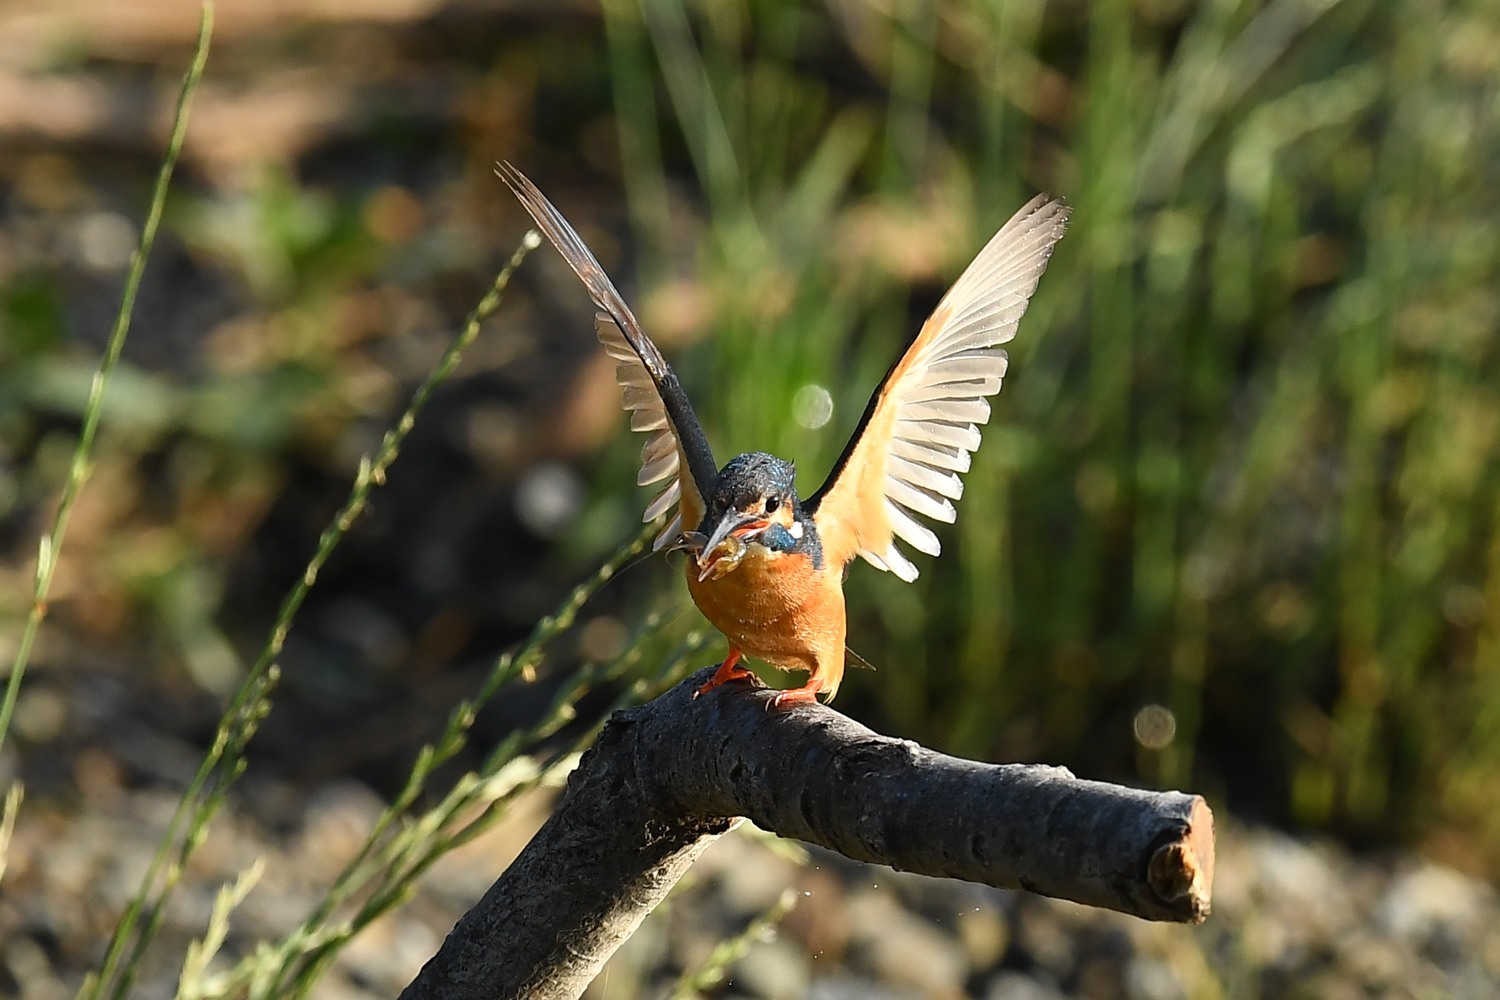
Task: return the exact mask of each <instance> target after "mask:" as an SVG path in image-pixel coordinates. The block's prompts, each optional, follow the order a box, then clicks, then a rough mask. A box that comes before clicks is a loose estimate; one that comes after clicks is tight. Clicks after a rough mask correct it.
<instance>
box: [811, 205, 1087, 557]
mask: <svg viewBox="0 0 1500 1000" xmlns="http://www.w3.org/2000/svg"><path fill="white" fill-rule="evenodd" d="M1067 219H1068V208H1067V206H1065V205H1064V204H1063V203H1062V202H1060V201H1053V200H1049V199H1048V198H1047V197H1046V196H1045V195H1038V196H1037V197H1036V198H1033V199H1032V200H1031V201H1030V202H1029V203H1027V205H1026V206H1025V207H1023V208H1022V209H1021V210H1020V211H1019V212H1017V213H1016V214H1015V215H1014V216H1013V217H1012V218H1011V220H1010V221H1009V222H1007V223H1006V224H1005V225H1004V226H1002V227H1001V229H1000V231H999V232H998V233H996V234H995V235H994V237H993V238H991V240H990V241H989V243H988V244H986V245H985V247H984V249H983V250H981V251H980V252H979V255H978V256H977V257H975V258H974V261H973V262H972V263H971V264H970V265H969V266H968V268H967V269H965V271H964V273H963V274H962V275H961V276H960V277H959V279H958V280H957V281H956V282H954V283H953V287H952V288H950V289H948V293H947V294H946V295H944V296H943V299H942V301H941V302H939V303H938V306H937V309H935V310H934V311H933V314H932V315H931V316H930V317H929V318H928V320H927V322H926V323H925V324H923V326H922V329H921V332H919V333H918V334H917V337H916V340H914V341H913V342H912V344H911V346H910V347H908V348H907V350H906V353H905V354H903V355H902V356H901V359H900V360H899V361H897V362H896V364H895V365H893V366H892V367H891V370H890V371H889V372H888V373H887V374H886V377H885V379H884V381H882V382H881V384H880V388H879V389H877V390H876V391H875V394H874V395H873V396H872V397H871V398H870V403H869V406H867V407H866V409H865V413H864V416H863V417H862V418H861V420H860V424H859V427H858V428H857V429H856V430H855V432H854V436H853V438H852V439H851V440H850V441H849V444H848V445H847V446H846V447H845V449H844V453H843V455H841V456H840V458H839V460H838V462H837V464H836V465H835V466H834V469H833V472H832V473H831V474H830V475H829V477H828V481H827V482H826V483H824V484H823V486H822V488H821V489H819V490H818V491H817V492H816V493H815V494H813V495H812V497H810V498H809V499H808V501H807V503H806V506H807V508H808V509H809V510H811V511H812V512H813V517H814V519H815V521H816V523H817V526H818V535H819V538H820V539H821V541H822V543H823V551H824V555H825V557H827V558H830V559H832V560H834V561H835V562H838V563H844V562H848V561H849V560H850V559H853V558H854V557H855V556H859V557H861V558H863V559H864V560H865V561H866V562H868V563H870V564H871V565H872V566H874V567H876V568H877V569H882V570H887V571H889V572H892V573H894V574H895V575H896V576H898V577H900V578H901V579H903V580H915V579H916V578H917V567H916V566H915V565H913V564H912V562H911V561H910V560H909V559H907V558H906V556H905V555H903V554H902V552H901V550H900V549H899V548H898V547H897V544H896V542H897V540H898V539H899V540H900V541H902V542H905V543H906V544H907V545H910V546H911V547H912V548H914V549H916V550H917V551H919V552H924V553H926V554H928V555H937V554H938V552H939V549H940V546H939V544H938V538H937V536H936V535H935V534H933V532H932V531H931V529H929V528H927V527H926V526H925V525H923V524H922V523H921V522H920V521H918V520H917V519H916V516H917V515H920V516H922V517H927V518H931V519H933V520H935V521H943V522H948V523H952V522H953V520H954V518H955V517H956V516H957V511H956V510H955V509H954V507H953V504H952V503H951V502H950V501H952V500H957V499H958V498H959V497H960V496H962V495H963V482H962V480H960V479H959V476H958V474H959V473H962V472H967V471H968V470H969V462H970V458H969V456H970V453H971V452H973V451H975V450H976V449H977V448H978V447H979V440H980V438H979V425H980V424H983V423H985V422H986V421H988V420H989V418H990V404H989V400H988V398H987V397H989V396H993V395H994V394H995V393H997V392H999V391H1000V384H1001V380H1002V379H1003V378H1004V377H1005V371H1006V366H1007V365H1008V364H1009V359H1008V357H1007V355H1006V353H1005V351H1004V350H1002V349H1001V347H1000V345H1001V344H1003V343H1005V342H1006V341H1008V340H1010V339H1011V338H1012V337H1014V336H1015V334H1016V327H1017V325H1018V324H1019V323H1020V321H1021V317H1022V315H1024V314H1025V312H1026V306H1027V303H1028V302H1030V300H1031V294H1032V292H1034V291H1035V290H1036V286H1037V282H1038V281H1039V280H1040V279H1041V276H1042V272H1043V271H1045V270H1046V268H1047V260H1048V258H1049V257H1051V255H1052V248H1053V247H1054V246H1055V245H1056V243H1057V241H1058V240H1059V239H1061V238H1062V235H1063V231H1064V229H1065V228H1066V226H1067Z"/></svg>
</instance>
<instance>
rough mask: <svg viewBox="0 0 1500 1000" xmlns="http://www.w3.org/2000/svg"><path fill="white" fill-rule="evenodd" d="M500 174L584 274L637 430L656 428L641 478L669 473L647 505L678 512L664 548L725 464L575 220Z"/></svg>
mask: <svg viewBox="0 0 1500 1000" xmlns="http://www.w3.org/2000/svg"><path fill="white" fill-rule="evenodd" d="M496 173H498V174H499V175H500V179H501V180H503V181H505V183H506V184H507V185H508V186H509V187H510V189H511V191H512V192H514V194H515V196H516V197H517V198H518V199H520V202H521V204H522V205H523V206H524V207H525V209H526V211H527V212H529V213H531V217H532V218H533V219H535V220H536V223H537V225H538V226H540V227H541V230H542V232H543V233H545V234H546V236H547V239H549V240H551V241H552V245H553V246H555V247H556V248H557V251H558V253H560V254H562V257H563V259H564V260H565V261H567V262H568V265H569V266H570V267H572V268H573V272H574V273H575V274H577V275H578V277H579V278H580V279H582V281H583V284H584V286H585V287H586V288H587V289H588V292H589V297H590V298H592V299H593V300H594V304H595V305H596V306H598V307H599V309H600V310H601V311H600V312H599V314H598V315H597V316H596V317H595V320H594V329H595V332H596V333H597V334H598V336H599V342H600V343H601V344H602V345H603V346H604V350H605V353H607V354H608V355H609V356H610V357H611V358H613V359H614V360H615V362H616V364H615V381H617V382H619V384H620V389H621V392H622V394H623V396H624V401H625V409H626V410H628V411H630V429H631V430H634V431H642V432H644V433H646V434H647V435H649V436H648V437H647V438H646V443H645V445H643V446H642V447H641V471H640V473H639V474H638V475H637V476H636V483H637V484H639V485H641V486H649V485H651V484H652V483H659V482H661V481H662V480H667V486H666V488H665V489H663V490H662V491H661V493H659V494H658V495H657V497H656V499H654V500H652V501H651V503H650V504H649V505H648V506H647V507H646V515H645V520H646V521H654V520H655V519H656V518H658V517H661V516H662V515H664V514H666V513H668V512H673V516H672V517H671V518H670V519H669V520H668V523H667V526H666V528H664V529H663V530H662V532H661V533H660V534H659V535H657V536H656V543H655V546H654V547H655V548H658V549H660V548H663V547H665V546H666V545H668V544H670V543H671V542H672V541H673V540H674V539H675V538H676V537H677V536H678V534H679V533H680V532H681V531H682V526H683V523H684V522H686V523H689V524H692V525H695V526H696V525H697V524H698V522H699V521H700V520H702V518H703V497H704V496H705V495H707V493H708V490H709V488H710V487H711V486H712V484H713V479H714V475H715V472H716V470H717V469H718V466H717V465H716V464H715V463H714V458H713V452H712V451H711V450H710V449H709V447H708V439H707V438H706V437H705V436H704V434H703V428H702V427H701V426H700V425H699V423H698V418H697V417H696V416H695V415H694V414H693V405H692V403H690V402H689V401H688V398H687V395H686V394H685V393H684V392H683V391H682V387H681V385H679V384H678V382H677V375H676V374H675V373H674V372H673V371H672V368H671V366H670V365H668V364H667V361H666V358H665V357H663V356H662V353H661V351H660V350H659V349H658V348H657V346H656V345H655V344H653V343H652V342H651V339H650V338H649V337H647V336H646V334H645V331H643V330H642V329H641V325H640V322H639V321H637V320H636V318H635V314H634V313H632V312H631V311H630V307H629V306H627V305H626V304H625V299H624V298H623V297H622V296H621V295H620V293H619V291H618V290H617V289H616V288H615V286H614V283H613V282H612V281H610V280H609V275H607V274H605V273H604V268H602V267H600V266H599V261H598V260H597V259H595V257H594V255H593V253H592V252H590V250H589V248H588V246H587V245H585V244H584V242H583V239H582V237H580V236H579V235H578V233H577V232H576V231H575V230H574V229H573V227H572V226H571V225H569V224H568V220H567V219H565V218H563V216H562V213H561V212H559V211H558V210H557V209H556V208H554V207H553V205H552V203H551V202H550V201H548V200H547V198H546V196H545V195H543V194H542V192H541V191H540V190H538V188H537V186H536V185H535V184H533V183H532V182H531V181H530V180H529V179H528V178H527V177H526V175H524V174H522V173H521V172H520V171H519V170H517V169H516V168H515V167H513V166H511V165H510V164H509V163H502V164H500V165H499V167H498V169H497V170H496ZM674 508H676V509H675V511H674Z"/></svg>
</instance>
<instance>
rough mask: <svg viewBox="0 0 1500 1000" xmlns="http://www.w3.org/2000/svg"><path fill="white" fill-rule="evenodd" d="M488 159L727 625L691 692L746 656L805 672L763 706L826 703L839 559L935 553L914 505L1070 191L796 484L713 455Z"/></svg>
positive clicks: (607, 307) (1028, 220)
mask: <svg viewBox="0 0 1500 1000" xmlns="http://www.w3.org/2000/svg"><path fill="white" fill-rule="evenodd" d="M496 172H497V173H498V174H499V176H500V177H501V179H502V180H503V181H504V182H505V183H506V184H507V185H508V186H509V187H510V189H511V191H512V192H513V193H514V194H515V196H516V197H517V198H518V199H519V200H520V202H521V205H522V206H523V207H524V208H525V209H526V211H527V212H528V213H529V214H530V215H531V217H532V219H534V220H535V222H536V224H537V226H538V227H539V228H540V229H541V231H542V232H543V233H544V234H545V235H546V237H547V239H548V240H549V241H550V242H551V243H552V245H553V246H554V247H556V249H557V251H558V252H559V253H560V254H561V255H562V258H563V259H564V260H565V261H566V262H567V263H568V265H569V266H570V267H571V268H572V269H573V271H574V273H576V274H577V275H578V277H579V278H580V279H581V280H582V281H583V284H584V287H585V288H586V289H587V291H588V294H589V297H590V298H591V299H592V300H593V302H594V305H595V306H596V307H597V308H598V313H597V314H596V317H595V332H596V333H597V335H598V338H599V341H600V342H601V344H602V345H603V347H604V349H605V351H606V352H607V353H608V354H609V356H610V357H611V358H612V359H613V360H614V362H615V375H616V380H617V381H618V382H619V384H620V387H621V388H622V390H623V395H624V407H625V409H626V410H627V411H628V412H629V414H630V426H631V428H632V429H633V430H635V431H639V432H641V433H643V434H645V435H646V440H645V444H644V445H643V447H642V449H641V469H640V473H639V475H638V476H637V477H636V482H637V484H638V485H641V486H648V485H653V484H658V483H665V487H664V488H663V489H662V491H661V493H660V494H659V495H658V496H657V497H656V499H655V500H653V501H652V502H651V503H650V504H649V505H648V506H647V507H646V511H645V517H644V520H645V521H647V522H651V521H654V520H655V519H657V518H659V517H666V525H665V527H664V528H663V529H662V531H661V533H660V534H659V535H658V536H657V537H656V539H655V542H654V544H653V548H654V549H656V550H669V551H670V550H685V551H686V552H687V553H688V558H687V559H686V561H685V563H684V575H685V576H686V579H687V588H688V592H689V593H690V594H691V596H692V598H693V602H694V603H695V604H696V605H697V606H698V608H699V610H700V611H702V613H703V615H704V616H705V617H706V618H707V619H708V621H709V622H710V623H711V624H712V625H713V626H714V627H715V628H716V629H718V631H719V632H721V633H722V634H723V635H724V637H725V638H726V639H727V640H728V643H729V653H728V655H727V656H726V657H725V658H724V660H723V662H721V663H720V664H719V666H718V669H717V670H716V671H715V672H714V674H713V675H712V677H711V678H710V679H709V680H708V681H707V682H705V683H703V684H702V685H701V686H700V687H699V688H698V689H697V690H696V691H695V692H694V697H695V698H696V697H698V696H700V695H703V694H706V693H707V692H709V691H712V690H714V689H716V688H719V687H721V686H723V685H725V684H728V683H730V682H732V681H737V680H752V679H753V678H754V674H753V673H752V672H751V671H749V670H748V669H747V668H745V667H744V666H742V665H741V660H742V658H743V657H745V656H750V657H754V658H756V659H758V660H762V661H764V662H766V663H769V664H771V665H772V666H775V667H779V668H782V669H784V670H801V671H806V672H807V675H808V676H807V680H806V682H805V683H804V684H803V685H802V686H800V687H794V688H789V689H787V690H783V691H780V692H778V693H777V694H776V695H774V696H773V697H772V699H771V700H770V702H769V703H768V706H767V707H768V708H777V709H791V708H794V707H796V706H798V705H801V704H806V703H811V702H816V701H817V700H818V698H819V696H821V697H822V699H823V700H824V701H832V700H833V697H834V695H835V694H836V693H837V691H838V688H839V684H840V682H841V680H842V679H843V675H844V669H845V666H846V664H847V662H848V661H847V660H846V654H847V652H848V651H847V647H846V644H845V642H846V632H847V620H846V615H845V605H844V579H845V575H846V572H847V570H848V568H849V566H850V564H851V563H852V562H853V561H854V560H856V559H863V560H864V561H865V562H867V563H869V564H870V565H872V566H874V567H875V568H876V569H880V570H884V571H887V572H889V573H891V574H893V575H894V576H896V577H898V578H899V579H901V580H904V581H907V582H910V581H912V580H915V579H916V578H917V574H918V569H917V566H916V565H915V564H914V563H913V562H912V561H911V559H910V558H909V557H908V556H907V554H906V553H905V552H904V551H903V550H902V548H901V545H902V544H904V545H907V546H910V547H911V548H912V549H915V550H916V551H917V552H921V553H924V554H927V555H931V556H936V555H938V553H939V552H940V550H941V547H940V545H939V540H938V537H937V535H936V534H934V532H933V531H932V529H931V528H930V527H928V526H927V524H925V523H924V522H923V521H922V520H921V519H922V518H926V519H930V520H933V521H938V522H946V523H952V522H953V521H954V519H955V516H956V511H955V508H954V506H953V501H954V500H957V499H959V497H960V496H962V494H963V481H962V479H961V478H960V477H961V475H962V473H964V472H967V471H968V470H969V464H970V455H971V453H972V452H974V451H975V450H976V449H977V448H978V447H979V443H980V432H979V426H980V425H982V424H984V423H985V422H986V421H987V420H988V419H989V415H990V406H989V401H988V397H990V396H993V395H994V394H995V393H997V392H999V390H1000V383H1001V379H1002V378H1003V376H1004V375H1005V372H1006V366H1007V364H1008V357H1007V355H1006V352H1005V351H1004V350H1003V349H1002V348H1001V346H1000V345H1001V344H1003V343H1005V342H1006V341H1009V340H1010V339H1011V338H1012V337H1013V336H1014V335H1015V333H1016V328H1017V326H1018V324H1019V323H1020V321H1021V317H1022V315H1023V314H1024V313H1025V312H1026V306H1027V304H1028V303H1029V301H1030V299H1031V295H1032V293H1033V292H1034V291H1035V290H1036V287H1037V283H1038V281H1039V280H1040V279H1041V276H1042V272H1043V271H1044V270H1045V269H1046V267H1047V262H1048V259H1049V258H1050V257H1051V254H1052V250H1053V247H1054V246H1055V245H1056V244H1057V241H1058V240H1059V239H1060V238H1061V237H1062V235H1063V232H1064V230H1065V229H1066V227H1067V222H1068V216H1069V211H1070V210H1069V207H1068V206H1067V205H1066V204H1065V203H1064V202H1063V201H1061V200H1059V199H1053V198H1050V197H1048V196H1047V195H1045V194H1041V195H1037V196H1036V197H1035V198H1033V199H1032V200H1030V201H1029V202H1027V203H1026V205H1025V206H1023V207H1022V208H1021V209H1020V211H1018V212H1017V213H1016V214H1015V215H1014V216H1013V217H1012V218H1011V219H1010V221H1008V222H1007V223H1005V225H1004V226H1002V227H1001V228H1000V230H999V231H998V232H997V233H995V235H994V236H993V237H992V238H991V239H990V240H989V242H988V243H986V244H985V246H984V248H983V249H981V250H980V251H979V253H978V255H977V256H976V257H975V258H974V260H973V262H972V263H970V264H969V266H968V267H967V268H966V269H965V270H964V271H963V273H962V274H961V275H960V276H959V278H958V280H957V281H956V282H954V284H953V285H952V286H951V287H950V288H949V289H948V291H947V293H946V294H945V295H944V296H943V298H942V299H941V300H939V302H938V305H937V307H936V309H934V311H933V312H932V314H931V316H930V317H929V318H928V319H927V321H926V322H925V323H924V324H923V325H922V327H921V329H920V330H919V331H918V333H917V335H916V337H915V338H914V339H913V340H912V342H911V344H910V345H909V346H908V347H907V348H906V350H905V352H904V353H902V354H901V356H900V357H899V358H898V359H897V360H896V362H895V363H894V364H893V365H891V367H890V370H889V371H888V372H887V373H886V375H885V377H884V378H883V379H882V380H881V382H880V385H879V386H878V387H877V388H876V390H875V392H874V394H873V395H872V396H871V397H870V401H869V404H868V405H867V406H866V407H865V410H864V413H863V415H862V416H861V417H860V420H859V422H858V425H857V426H856V428H855V430H854V433H853V436H852V437H851V438H850V440H849V442H848V444H847V445H846V446H845V448H844V450H843V452H842V454H841V455H840V456H839V458H838V460H837V461H836V462H835V463H834V467H833V470H832V471H831V472H830V473H829V475H828V478H827V480H826V481H825V482H824V483H823V485H822V486H820V487H819V488H818V489H817V490H816V491H815V492H813V493H812V494H811V495H809V496H807V497H806V498H803V497H801V496H799V494H798V492H797V489H796V486H795V484H794V478H795V473H796V469H795V466H794V465H793V463H792V462H790V461H787V460H786V459H783V458H779V457H777V456H775V455H771V454H768V453H766V452H758V451H755V452H746V453H744V454H740V455H737V456H735V457H734V458H732V459H730V460H729V461H728V462H727V463H726V464H725V465H724V466H723V468H720V467H719V466H718V464H717V463H716V462H715V460H714V456H713V451H712V450H711V449H710V447H709V444H708V438H707V437H706V436H705V434H704V431H703V427H702V425H701V424H700V423H699V422H698V418H697V416H696V415H695V414H694V412H693V405H692V402H691V401H690V400H689V399H688V397H687V394H686V393H685V392H684V391H683V388H682V385H681V383H680V382H679V381H678V378H677V375H676V373H675V372H673V370H672V368H671V366H670V365H669V364H668V363H667V360H666V358H665V357H664V356H663V354H662V352H661V351H660V349H658V348H657V346H656V344H654V343H653V342H652V341H651V339H650V338H649V337H647V336H646V333H645V331H644V330H643V329H642V328H641V324H640V322H639V321H638V320H637V319H636V317H635V314H634V313H633V312H631V310H630V307H629V306H628V305H626V303H625V300H624V298H623V297H622V296H621V295H620V292H619V291H618V290H617V289H616V288H615V285H614V283H613V282H612V281H611V280H610V279H609V276H608V275H607V274H606V273H605V271H604V268H603V267H601V266H600V264H599V262H598V260H597V259H596V258H595V257H594V255H593V253H592V252H591V251H590V250H589V248H588V247H587V246H586V245H585V244H584V242H583V240H582V238H581V237H579V235H578V233H577V232H576V231H575V230H574V229H573V227H572V226H571V225H569V224H568V221H567V220H566V219H565V218H563V216H562V213H560V212H559V211H558V210H557V209H556V208H555V207H554V206H553V205H552V203H551V202H550V201H548V200H547V198H546V197H545V196H544V195H543V194H542V192H541V191H540V190H539V189H538V188H537V186H536V185H535V184H533V183H532V182H531V180H530V179H528V178H527V177H526V176H525V175H524V174H522V173H521V172H520V171H519V170H517V169H516V168H515V167H514V166H512V165H511V164H509V163H507V162H502V163H500V164H497V169H496ZM749 388H750V387H747V390H748V389H749ZM848 655H851V656H852V654H848Z"/></svg>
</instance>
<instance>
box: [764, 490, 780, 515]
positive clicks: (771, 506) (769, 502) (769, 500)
mask: <svg viewBox="0 0 1500 1000" xmlns="http://www.w3.org/2000/svg"><path fill="white" fill-rule="evenodd" d="M780 509H781V497H779V496H776V495H775V494H774V493H773V494H772V495H771V496H768V497H766V513H767V514H774V513H776V512H777V511H778V510H780Z"/></svg>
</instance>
